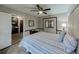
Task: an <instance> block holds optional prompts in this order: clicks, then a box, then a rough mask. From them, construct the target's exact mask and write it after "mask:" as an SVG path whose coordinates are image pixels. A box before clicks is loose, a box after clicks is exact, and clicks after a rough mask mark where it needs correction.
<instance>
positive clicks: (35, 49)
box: [19, 32, 67, 54]
mask: <svg viewBox="0 0 79 59" xmlns="http://www.w3.org/2000/svg"><path fill="white" fill-rule="evenodd" d="M58 38H59V34H52V33H47V32H38V33H35V34H32V35H28V36H26V37H24V38H23V39H22V41H21V42H20V44H19V47H22V48H24V49H25V50H26V51H29V52H31V53H32V54H66V53H67V52H65V51H64V47H63V43H62V42H59V40H58Z"/></svg>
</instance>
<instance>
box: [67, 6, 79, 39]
mask: <svg viewBox="0 0 79 59" xmlns="http://www.w3.org/2000/svg"><path fill="white" fill-rule="evenodd" d="M68 31H69V33H70V34H71V35H72V36H74V37H76V38H79V6H78V7H77V8H76V9H75V10H74V11H73V13H72V14H70V15H69V20H68Z"/></svg>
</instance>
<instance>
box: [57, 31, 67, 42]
mask: <svg viewBox="0 0 79 59" xmlns="http://www.w3.org/2000/svg"><path fill="white" fill-rule="evenodd" d="M65 34H66V32H65V31H63V32H61V33H60V34H59V39H58V40H59V42H63V39H64V36H65Z"/></svg>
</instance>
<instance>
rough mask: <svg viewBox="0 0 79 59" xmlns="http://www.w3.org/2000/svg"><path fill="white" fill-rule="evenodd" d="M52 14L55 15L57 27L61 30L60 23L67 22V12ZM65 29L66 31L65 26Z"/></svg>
mask: <svg viewBox="0 0 79 59" xmlns="http://www.w3.org/2000/svg"><path fill="white" fill-rule="evenodd" d="M54 16H57V29H58V30H62V24H63V23H65V24H68V13H62V14H56V15H54ZM65 30H66V31H68V28H67V27H66V28H65Z"/></svg>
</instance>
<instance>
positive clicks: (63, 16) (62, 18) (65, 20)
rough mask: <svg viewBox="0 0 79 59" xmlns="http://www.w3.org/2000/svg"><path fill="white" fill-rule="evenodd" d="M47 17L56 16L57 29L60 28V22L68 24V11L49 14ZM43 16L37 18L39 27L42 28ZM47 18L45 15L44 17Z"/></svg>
mask: <svg viewBox="0 0 79 59" xmlns="http://www.w3.org/2000/svg"><path fill="white" fill-rule="evenodd" d="M49 17H57V29H58V30H62V23H66V24H68V13H62V14H55V15H51V16H49ZM43 18H45V17H42V18H39V22H40V23H39V25H38V26H39V27H40V28H43ZM46 18H47V17H46ZM66 31H68V27H66Z"/></svg>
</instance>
